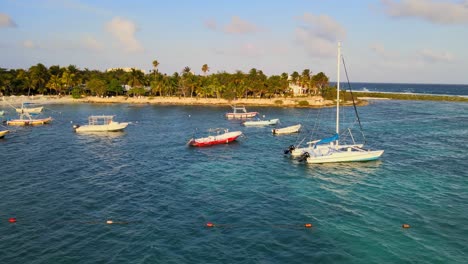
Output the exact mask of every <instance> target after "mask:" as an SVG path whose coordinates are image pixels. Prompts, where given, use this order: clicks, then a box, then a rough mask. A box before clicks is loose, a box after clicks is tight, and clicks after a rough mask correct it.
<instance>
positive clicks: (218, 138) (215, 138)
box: [188, 128, 242, 147]
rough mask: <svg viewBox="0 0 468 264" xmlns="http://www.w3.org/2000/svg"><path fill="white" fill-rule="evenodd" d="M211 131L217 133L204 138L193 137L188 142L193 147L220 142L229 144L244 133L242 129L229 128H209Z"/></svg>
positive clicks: (207, 145)
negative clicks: (233, 129) (230, 129)
mask: <svg viewBox="0 0 468 264" xmlns="http://www.w3.org/2000/svg"><path fill="white" fill-rule="evenodd" d="M208 131H209V132H210V133H211V132H216V135H210V136H208V137H204V138H196V139H195V138H192V139H190V140H189V142H188V144H189V145H190V146H193V147H209V146H213V145H218V144H228V143H230V142H232V141H234V140H236V139H237V138H238V137H240V136H241V135H242V132H241V131H233V132H229V130H228V129H223V128H216V129H210V130H208Z"/></svg>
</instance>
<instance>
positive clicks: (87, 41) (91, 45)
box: [81, 36, 104, 51]
mask: <svg viewBox="0 0 468 264" xmlns="http://www.w3.org/2000/svg"><path fill="white" fill-rule="evenodd" d="M81 43H82V44H83V46H84V47H85V48H86V49H88V50H94V51H100V50H102V49H103V48H104V45H103V44H102V43H101V42H99V41H98V40H96V39H95V38H94V37H92V36H84V37H83V38H82V39H81Z"/></svg>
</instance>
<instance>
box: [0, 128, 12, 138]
mask: <svg viewBox="0 0 468 264" xmlns="http://www.w3.org/2000/svg"><path fill="white" fill-rule="evenodd" d="M8 133H10V131H9V130H1V131H0V138H3V137H5V135H6V134H8Z"/></svg>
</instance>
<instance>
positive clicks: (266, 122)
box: [243, 119, 279, 126]
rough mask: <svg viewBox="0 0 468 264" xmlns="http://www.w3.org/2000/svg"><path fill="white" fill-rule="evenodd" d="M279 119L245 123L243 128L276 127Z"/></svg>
mask: <svg viewBox="0 0 468 264" xmlns="http://www.w3.org/2000/svg"><path fill="white" fill-rule="evenodd" d="M278 122H279V119H270V120H260V121H245V122H244V123H243V124H244V126H270V125H276V124H277V123H278Z"/></svg>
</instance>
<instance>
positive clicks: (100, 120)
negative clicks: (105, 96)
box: [88, 115, 114, 125]
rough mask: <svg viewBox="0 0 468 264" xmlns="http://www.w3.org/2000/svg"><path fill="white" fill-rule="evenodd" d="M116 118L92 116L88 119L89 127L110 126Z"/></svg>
mask: <svg viewBox="0 0 468 264" xmlns="http://www.w3.org/2000/svg"><path fill="white" fill-rule="evenodd" d="M113 118H114V116H104V115H103V116H90V117H89V118H88V123H89V125H107V124H110V123H111V122H112V120H113Z"/></svg>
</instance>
